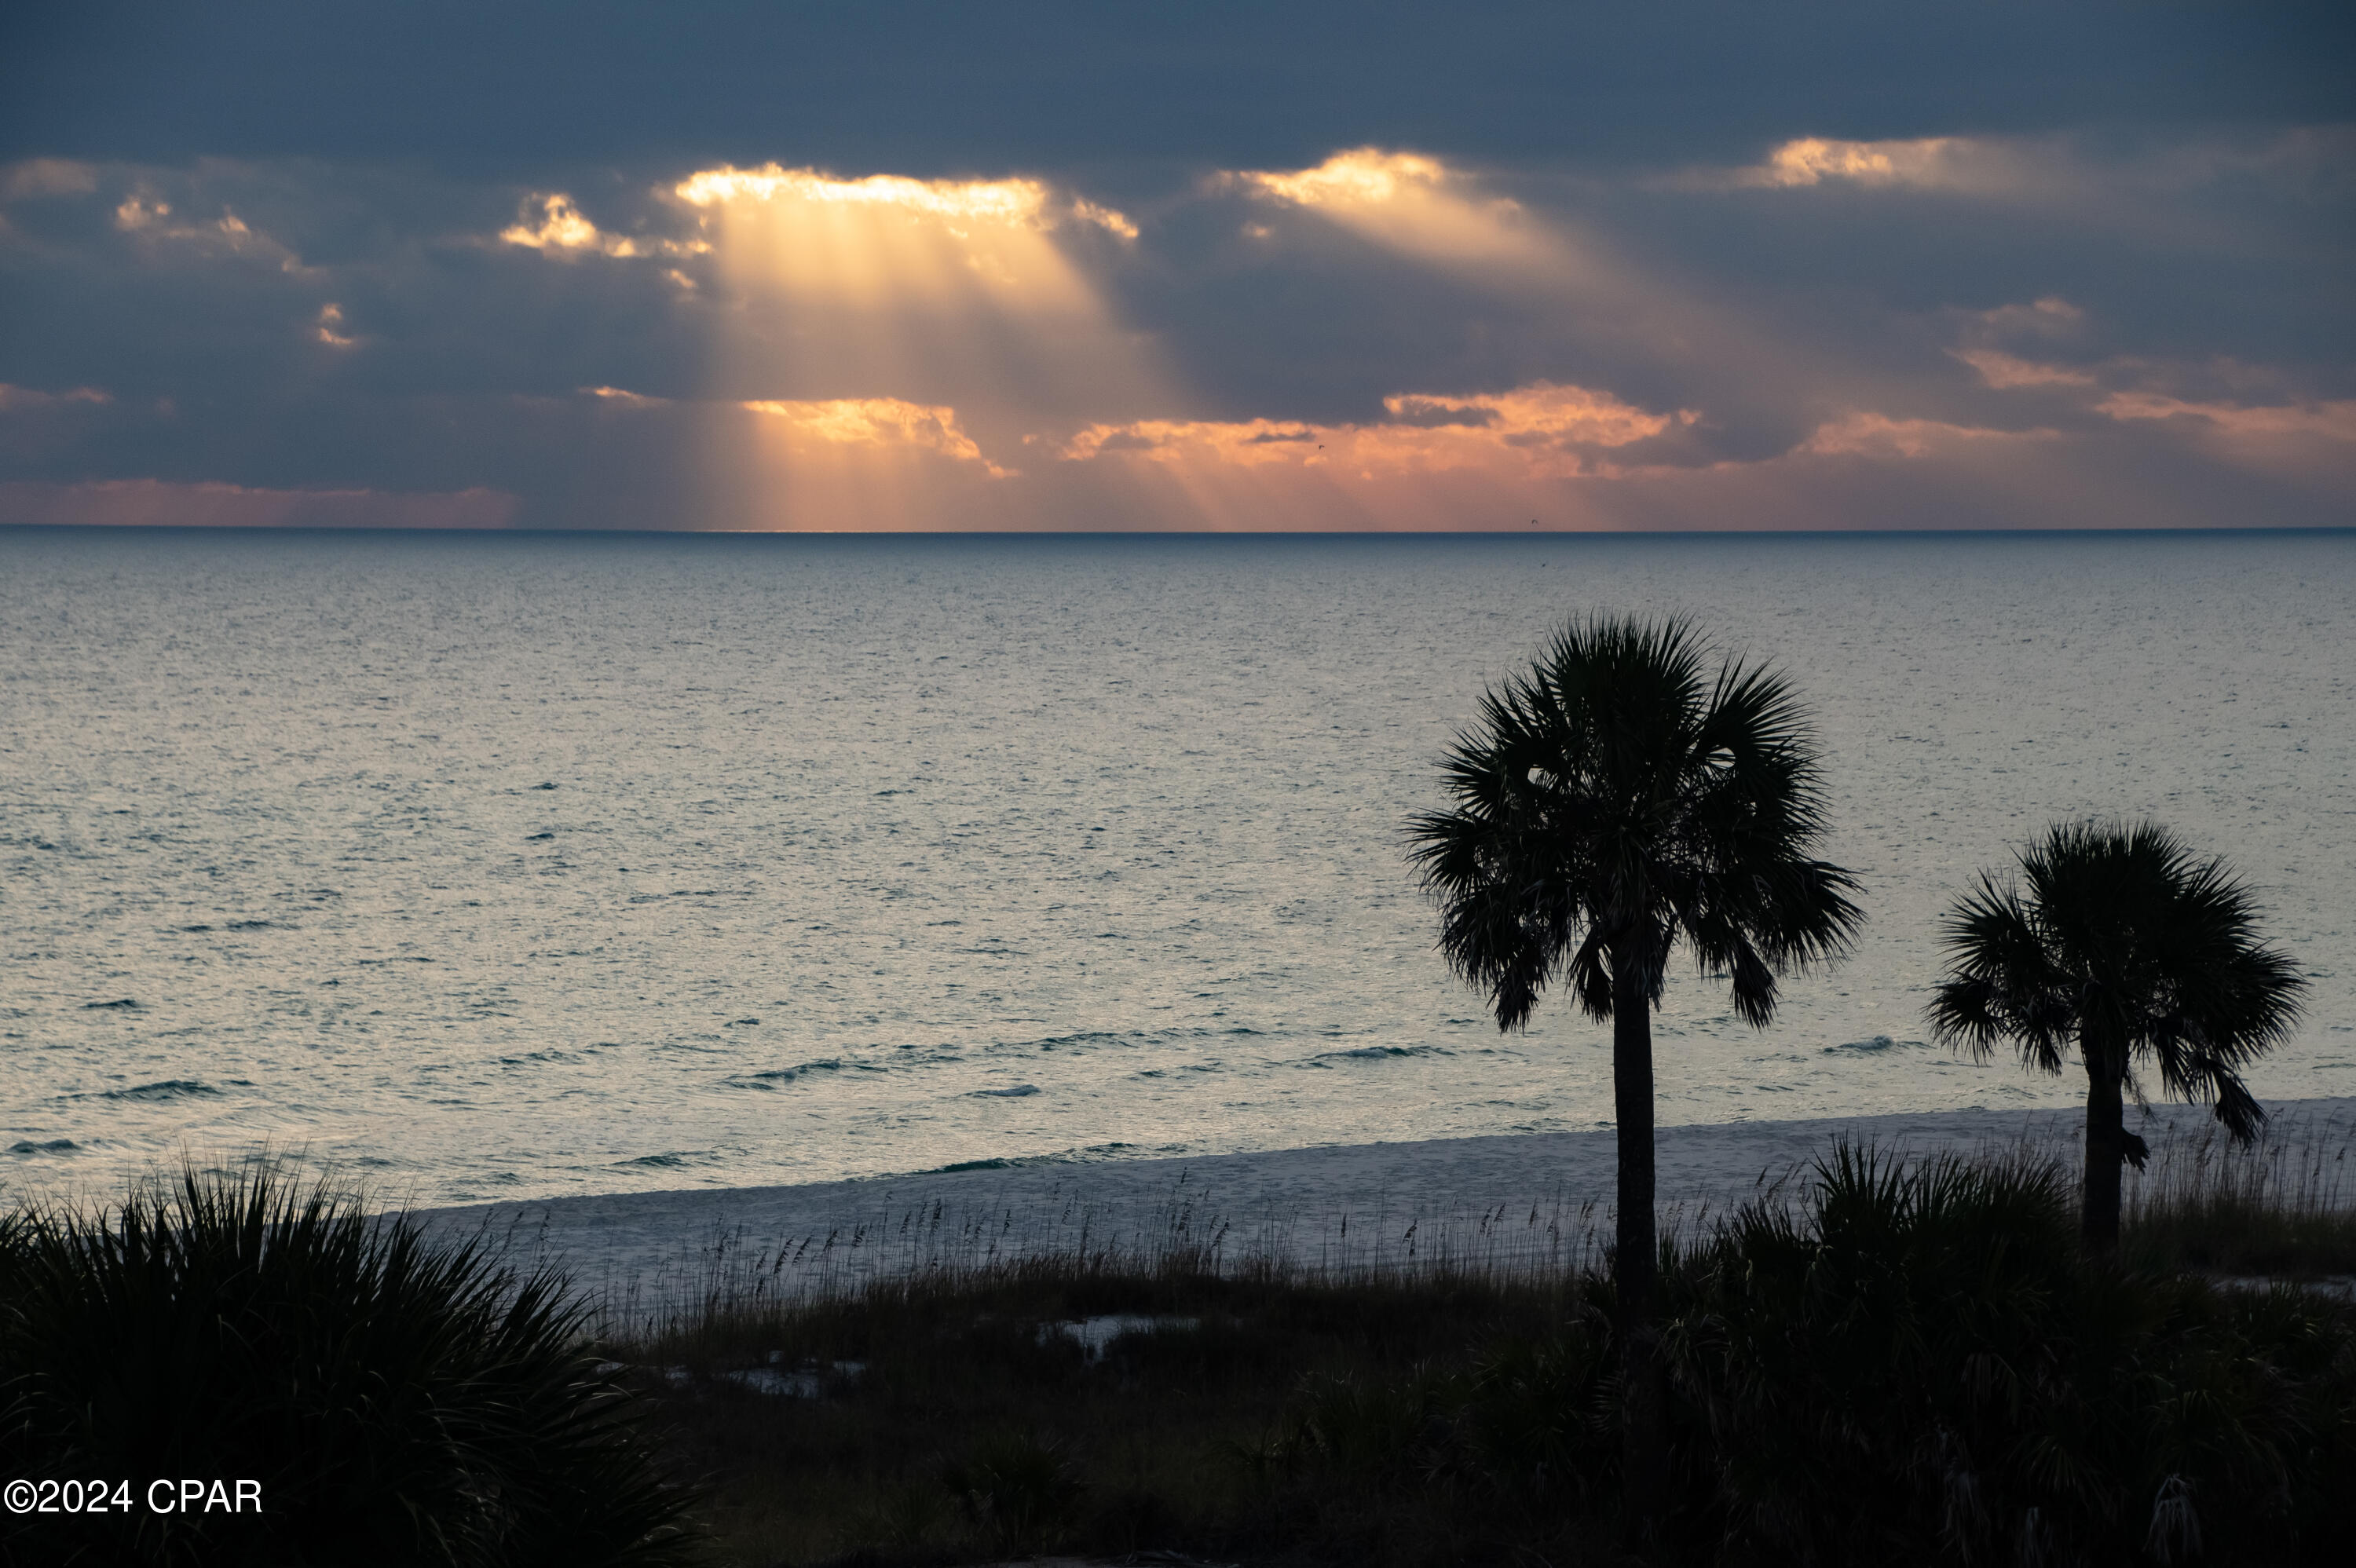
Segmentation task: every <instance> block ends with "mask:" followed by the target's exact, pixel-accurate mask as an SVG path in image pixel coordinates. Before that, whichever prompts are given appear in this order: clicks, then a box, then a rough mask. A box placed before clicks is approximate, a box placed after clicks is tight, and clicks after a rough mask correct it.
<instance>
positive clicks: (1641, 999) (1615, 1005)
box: [1612, 953, 1669, 1535]
mask: <svg viewBox="0 0 2356 1568" xmlns="http://www.w3.org/2000/svg"><path fill="white" fill-rule="evenodd" d="M1641 970H1642V965H1640V964H1639V963H1637V962H1635V961H1633V958H1631V959H1626V960H1623V959H1622V955H1619V954H1617V953H1615V954H1614V955H1612V1109H1613V1112H1614V1115H1615V1117H1616V1119H1617V1121H1618V1124H1619V1132H1620V1139H1619V1141H1620V1211H1619V1237H1618V1240H1619V1250H1618V1253H1617V1254H1616V1256H1615V1259H1614V1264H1613V1274H1614V1276H1615V1280H1616V1282H1617V1284H1618V1286H1619V1296H1620V1349H1621V1356H1622V1372H1623V1374H1624V1376H1625V1380H1626V1388H1627V1396H1626V1405H1625V1407H1624V1408H1625V1415H1626V1421H1627V1426H1626V1431H1625V1433H1624V1438H1625V1444H1626V1446H1625V1451H1624V1455H1623V1458H1624V1460H1625V1464H1626V1473H1625V1483H1626V1505H1627V1512H1628V1521H1629V1523H1630V1525H1631V1526H1632V1527H1633V1528H1634V1530H1635V1531H1637V1532H1638V1533H1639V1534H1640V1535H1649V1534H1651V1533H1653V1532H1654V1531H1655V1528H1656V1526H1657V1525H1658V1523H1659V1521H1660V1520H1662V1518H1663V1517H1664V1516H1665V1513H1666V1511H1667V1505H1668V1489H1669V1434H1668V1419H1667V1417H1668V1412H1667V1410H1666V1408H1665V1406H1666V1403H1667V1398H1666V1395H1667V1390H1666V1388H1665V1379H1664V1378H1663V1375H1662V1368H1661V1362H1660V1354H1659V1347H1660V1325H1659V1315H1660V1307H1659V1304H1658V1302H1657V1301H1656V1300H1655V1296H1656V1288H1655V1287H1656V1284H1657V1282H1656V1280H1655V1275H1656V1273H1657V1272H1658V1264H1659V1258H1660V1243H1659V1240H1658V1238H1657V1236H1656V1235H1655V1230H1654V1217H1653V1006H1652V998H1651V997H1649V996H1648V995H1646V993H1645V988H1644V981H1643V979H1642V977H1641Z"/></svg>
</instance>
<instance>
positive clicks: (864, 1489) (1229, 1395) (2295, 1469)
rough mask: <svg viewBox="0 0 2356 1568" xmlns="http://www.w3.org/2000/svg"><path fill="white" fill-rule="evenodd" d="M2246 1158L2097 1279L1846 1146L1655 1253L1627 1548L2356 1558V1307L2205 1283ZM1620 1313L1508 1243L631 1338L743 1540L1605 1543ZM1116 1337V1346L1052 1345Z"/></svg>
mask: <svg viewBox="0 0 2356 1568" xmlns="http://www.w3.org/2000/svg"><path fill="white" fill-rule="evenodd" d="M2226 1164H2231V1162H2230V1161H2227V1162H2226ZM2223 1170H2224V1166H2223V1165H2221V1164H2220V1163H2219V1161H2218V1160H2215V1159H2212V1160H2211V1161H2210V1162H2209V1164H2207V1165H2206V1166H2202V1165H2200V1164H2198V1163H2190V1162H2189V1163H2188V1165H2187V1167H2186V1168H2185V1169H2184V1170H2183V1171H2181V1172H2179V1173H2178V1174H2177V1175H2176V1176H2175V1177H2173V1178H2172V1179H2173V1181H2174V1182H2175V1185H2174V1186H2172V1187H2166V1188H2162V1187H2159V1186H2158V1185H2154V1186H2151V1187H2149V1188H2147V1190H2146V1193H2145V1201H2144V1204H2143V1206H2142V1207H2141V1208H2140V1209H2139V1210H2138V1211H2135V1212H2133V1213H2131V1215H2130V1224H2131V1228H2130V1232H2129V1236H2130V1243H2131V1250H2133V1249H2136V1248H2139V1249H2140V1251H2138V1252H2136V1253H2135V1255H2133V1256H2130V1257H2129V1258H2128V1259H2127V1260H2126V1262H2125V1263H2124V1264H2122V1265H2121V1266H2118V1267H2096V1266H2092V1265H2089V1264H2085V1263H2083V1261H2082V1260H2081V1258H2080V1255H2079V1253H2078V1249H2077V1243H2076V1221H2075V1212H2074V1201H2075V1194H2074V1189H2073V1184H2072V1180H2071V1179H2070V1175H2069V1173H2068V1171H2067V1170H2066V1168H2063V1167H2061V1166H2059V1165H2057V1164H2053V1163H2051V1162H2047V1161H2042V1160H2040V1159H2036V1158H2032V1157H2019V1156H2016V1157H2012V1158H2009V1159H1988V1160H1982V1161H1979V1162H1976V1163H1975V1162H1967V1161H1961V1160H1956V1159H1954V1158H1934V1159H1931V1160H1926V1161H1921V1162H1916V1163H1912V1164H1901V1163H1899V1162H1897V1161H1893V1160H1890V1159H1888V1158H1886V1157H1878V1156H1876V1155H1874V1154H1872V1153H1871V1152H1870V1151H1860V1150H1855V1149H1840V1148H1837V1149H1835V1150H1834V1151H1833V1152H1832V1153H1831V1154H1829V1155H1828V1156H1827V1157H1826V1160H1825V1161H1824V1162H1823V1163H1822V1164H1821V1165H1820V1166H1819V1167H1818V1168H1816V1169H1815V1171H1813V1172H1811V1173H1809V1174H1808V1176H1807V1178H1806V1179H1805V1180H1804V1181H1803V1182H1801V1183H1799V1184H1798V1185H1797V1186H1795V1187H1794V1188H1793V1189H1788V1190H1777V1189H1768V1190H1766V1191H1764V1192H1763V1193H1762V1196H1761V1197H1760V1199H1759V1200H1755V1201H1754V1202H1752V1203H1751V1204H1749V1205H1747V1206H1745V1207H1743V1208H1742V1209H1740V1210H1738V1211H1733V1212H1731V1213H1730V1214H1727V1215H1725V1216H1723V1217H1721V1218H1720V1219H1719V1220H1718V1221H1713V1222H1710V1223H1708V1224H1706V1225H1700V1226H1696V1227H1692V1228H1690V1229H1689V1230H1688V1232H1687V1235H1686V1236H1684V1237H1683V1238H1672V1239H1671V1240H1670V1242H1669V1243H1667V1244H1666V1245H1665V1247H1664V1256H1663V1265H1664V1266H1663V1277H1664V1281H1665V1291H1666V1296H1667V1300H1668V1304H1669V1307H1670V1314H1671V1317H1670V1338H1669V1341H1668V1343H1669V1357H1670V1361H1671V1381H1672V1386H1673V1388H1674V1390H1675V1410H1674V1415H1675V1425H1676V1474H1677V1477H1678V1483H1679V1496H1680V1498H1681V1499H1683V1504H1682V1506H1681V1508H1680V1510H1679V1515H1678V1520H1677V1524H1676V1533H1675V1535H1674V1538H1673V1539H1670V1540H1666V1541H1657V1542H1655V1543H1654V1545H1653V1546H1652V1547H1651V1548H1649V1549H1648V1550H1647V1551H1646V1552H1645V1553H1644V1558H1643V1560H1649V1561H1657V1562H1675V1563H1687V1562H1691V1563H1778V1562H1793V1563H1797V1562H1815V1563H1888V1562H1898V1561H1923V1562H1946V1561H1952V1562H1958V1563H1962V1562H2016V1561H2046V1562H2053V1563H2062V1562H2086V1563H2110V1562H2117V1563H2132V1562H2162V1561H2165V1562H2188V1561H2201V1562H2219V1563H2232V1562H2265V1563H2297V1562H2303V1561H2316V1562H2324V1561H2336V1557H2335V1556H2334V1553H2335V1552H2337V1551H2338V1550H2339V1545H2340V1542H2341V1541H2344V1539H2345V1534H2346V1531H2348V1530H2349V1529H2350V1528H2351V1526H2356V1502H2352V1501H2351V1499H2356V1312H2351V1308H2350V1307H2347V1306H2346V1305H2345V1304H2343V1303H2341V1302H2340V1301H2339V1300H2337V1299H2335V1298H2334V1297H2332V1296H2329V1295H2325V1294H2320V1293H2316V1292H2311V1291H2305V1290H2300V1289H2296V1288H2290V1287H2275V1288H2267V1289H2246V1288H2232V1287H2221V1286H2220V1285H2216V1284H2214V1283H2212V1282H2211V1281H2210V1280H2208V1279H2207V1278H2205V1277H2203V1276H2202V1270H2203V1269H2205V1268H2206V1267H2207V1266H2208V1265H2206V1264H2203V1263H2202V1262H2201V1260H2200V1258H2199V1257H2197V1256H2194V1255H2192V1253H2189V1252H2188V1251H2187V1250H2186V1248H2185V1246H2184V1245H2183V1244H2181V1243H2182V1242H2183V1239H2184V1238H2186V1237H2188V1236H2192V1235H2195V1234H2196V1229H2195V1227H2194V1226H2193V1224H2192V1222H2191V1221H2188V1220H2186V1219H2185V1218H2184V1216H2185V1215H2186V1214H2187V1213H2189V1212H2194V1211H2195V1202H2196V1200H2198V1201H2199V1202H2203V1203H2206V1204H2208V1205H2209V1207H2208V1208H2207V1209H2201V1210H2199V1211H2198V1212H2199V1213H2201V1214H2206V1213H2210V1212H2211V1211H2217V1210H2218V1205H2219V1203H2220V1201H2221V1200H2222V1195H2223V1193H2224V1192H2225V1190H2226V1184H2227V1183H2228V1181H2229V1180H2230V1181H2231V1182H2234V1183H2240V1184H2241V1185H2240V1186H2237V1187H2233V1188H2232V1189H2231V1190H2232V1191H2234V1192H2240V1193H2242V1194H2243V1195H2244V1197H2245V1198H2248V1199H2249V1200H2252V1201H2256V1202H2259V1203H2261V1204H2264V1203H2269V1202H2271V1203H2276V1204H2279V1203H2280V1202H2281V1200H2283V1198H2284V1196H2285V1191H2286V1189H2284V1188H2283V1187H2282V1186H2280V1185H2279V1184H2277V1185H2272V1186H2267V1187H2265V1188H2262V1189H2258V1190H2257V1191H2256V1192H2254V1194H2253V1193H2251V1192H2249V1191H2248V1190H2247V1189H2248V1187H2249V1184H2250V1182H2251V1180H2252V1179H2253V1178H2251V1177H2250V1175H2249V1171H2250V1167H2248V1166H2247V1165H2246V1164H2244V1165H2243V1166H2237V1167H2234V1168H2233V1171H2232V1172H2231V1173H2229V1174H2221V1171H2223ZM2161 1174H2163V1175H2165V1174H2166V1173H2161ZM2270 1180H2273V1178H2270ZM2290 1190H2291V1191H2292V1193H2293V1195H2296V1193H2297V1191H2300V1190H2305V1191H2307V1192H2308V1194H2309V1197H2310V1199H2311V1200H2312V1201H2311V1202H2309V1203H2308V1205H2307V1208H2306V1209H2305V1210H2302V1211H2299V1212H2297V1213H2294V1214H2292V1215H2290V1216H2288V1217H2287V1218H2286V1220H2285V1221H2284V1223H2285V1225H2286V1227H2287V1229H2286V1232H2285V1233H2286V1234H2287V1235H2289V1236H2291V1237H2292V1238H2293V1244H2292V1245H2291V1246H2290V1248H2289V1250H2288V1251H2287V1252H2279V1251H2278V1252H2276V1253H2265V1254H2264V1255H2265V1257H2266V1258H2267V1259H2268V1260H2269V1263H2268V1267H2269V1271H2270V1272H2274V1273H2277V1274H2285V1275H2288V1274H2308V1275H2319V1274H2329V1273H2330V1272H2332V1269H2331V1268H2330V1267H2329V1266H2328V1265H2329V1264H2330V1263H2331V1260H2332V1259H2334V1258H2336V1257H2337V1256H2338V1254H2337V1253H2334V1252H2332V1251H2330V1250H2329V1247H2328V1246H2327V1247H2325V1248H2324V1249H2323V1250H2321V1251H2315V1250H2312V1249H2310V1250H2308V1251H2304V1252H2302V1251H2301V1250H2300V1247H2301V1246H2304V1245H2305V1244H2306V1243H2304V1242H2303V1241H2301V1240H2300V1238H2308V1237H2312V1236H2318V1235H2320V1236H2324V1237H2326V1238H2327V1240H2328V1239H2329V1237H2330V1236H2332V1235H2334V1234H2336V1233H2337V1232H2333V1231H2332V1230H2331V1225H2332V1223H2334V1220H2333V1214H2334V1211H2331V1210H2330V1209H2329V1203H2328V1200H2329V1197H2330V1193H2329V1190H2328V1189H2327V1188H2326V1187H2325V1186H2323V1185H2319V1184H2318V1183H2315V1182H2310V1183H2309V1184H2308V1187H2307V1188H2306V1189H2298V1188H2297V1187H2296V1184H2294V1185H2293V1188H2292V1189H2290ZM2204 1222H2205V1221H2204ZM2146 1224H2148V1225H2150V1226H2152V1227H2153V1229H2152V1230H2151V1231H2150V1232H2138V1230H2137V1229H2136V1228H2135V1227H2136V1226H2140V1225H2146ZM1196 1233H1197V1234H1202V1233H1205V1232H1196ZM1209 1233H1216V1232H1215V1228H1214V1230H1213V1231H1212V1232H1209ZM1163 1242H1164V1243H1167V1242H1168V1238H1167V1237H1165V1238H1163ZM2334 1244H2336V1243H2334ZM2196 1250H2197V1249H2196ZM2253 1255H2255V1254H2253ZM2276 1265H2280V1266H2276ZM750 1272H752V1273H754V1274H757V1273H758V1271H750ZM764 1277H772V1278H773V1277H775V1276H764ZM1611 1307H1612V1302H1611V1292H1610V1287H1609V1285H1608V1281H1607V1279H1606V1277H1605V1276H1604V1275H1602V1274H1601V1273H1600V1272H1599V1271H1597V1270H1596V1269H1594V1268H1574V1267H1566V1266H1561V1265H1560V1264H1532V1263H1530V1262H1529V1261H1528V1260H1527V1259H1526V1258H1522V1259H1519V1260H1517V1259H1516V1258H1515V1257H1514V1256H1512V1255H1507V1256H1504V1257H1495V1256H1493V1257H1490V1258H1488V1259H1486V1260H1485V1261H1484V1260H1483V1259H1481V1258H1478V1257H1468V1256H1466V1255H1464V1254H1463V1253H1457V1254H1456V1255H1453V1256H1437V1257H1434V1256H1426V1257H1424V1258H1420V1259H1417V1260H1412V1261H1410V1260H1407V1259H1404V1258H1399V1257H1394V1258H1393V1259H1392V1260H1391V1261H1389V1262H1387V1263H1386V1264H1381V1265H1379V1266H1372V1267H1357V1268H1319V1267H1313V1266H1308V1265H1304V1264H1300V1263H1298V1262H1290V1263H1288V1262H1286V1261H1284V1260H1283V1259H1282V1258H1281V1257H1280V1256H1278V1255H1274V1254H1269V1253H1248V1254H1246V1255H1243V1256H1240V1257H1238V1256H1233V1255H1227V1254H1225V1253H1219V1252H1217V1251H1215V1250H1214V1249H1209V1248H1205V1247H1203V1246H1199V1245H1195V1246H1189V1245H1175V1244H1156V1245H1141V1246H1138V1247H1135V1248H1133V1249H1129V1250H1123V1249H1115V1248H1111V1247H1101V1246H1100V1247H1098V1248H1096V1249H1094V1250H1092V1251H1090V1252H1087V1253H1079V1252H1076V1251H1072V1250H1068V1249H1067V1250H1065V1251H1062V1252H1056V1253H1032V1254H1027V1255H1017V1254H1001V1255H999V1256H996V1257H993V1258H969V1259H967V1260H966V1261H964V1262H963V1263H958V1262H957V1261H956V1260H953V1259H945V1260H943V1261H942V1262H941V1264H940V1266H937V1267H934V1268H931V1269H927V1270H920V1271H918V1272H916V1273H913V1274H903V1275H860V1276H857V1277H854V1278H850V1279H844V1280H840V1281H838V1282H836V1283H835V1284H833V1285H825V1286H818V1287H806V1288H803V1289H800V1290H798V1291H797V1292H794V1293H791V1294H779V1293H776V1292H774V1291H768V1292H751V1293H744V1292H732V1291H731V1290H729V1289H727V1288H724V1287H722V1286H720V1285H718V1284H717V1283H716V1282H715V1283H714V1284H713V1285H712V1288H708V1289H707V1290H706V1291H705V1292H704V1293H702V1294H701V1296H696V1297H693V1298H688V1299H682V1300H681V1301H680V1302H679V1303H677V1304H675V1308H674V1310H672V1311H670V1312H669V1313H668V1314H666V1315H659V1316H645V1317H641V1318H640V1319H639V1320H638V1323H637V1328H636V1329H635V1331H634V1332H632V1333H630V1334H628V1335H626V1336H624V1338H625V1339H627V1341H628V1342H627V1343H626V1345H625V1346H623V1347H622V1348H619V1349H616V1350H615V1352H614V1353H615V1354H616V1356H617V1357H619V1358H624V1359H627V1360H631V1361H633V1362H634V1363H635V1364H636V1365H637V1369H638V1370H637V1371H636V1372H635V1373H634V1374H633V1375H635V1376H636V1377H637V1378H638V1379H639V1380H640V1383H641V1386H643V1387H644V1388H645V1390H646V1391H647V1392H648V1395H649V1396H650V1397H651V1398H653V1399H655V1400H656V1401H658V1402H659V1403H663V1404H664V1405H665V1406H666V1407H667V1408H668V1409H669V1411H670V1412H671V1413H673V1415H674V1418H675V1419H674V1421H673V1423H672V1425H673V1427H674V1429H675V1431H676V1432H677V1433H678V1434H679V1436H678V1438H677V1442H678V1443H679V1445H680V1447H679V1450H678V1453H677V1458H678V1460H679V1462H680V1463H682V1464H684V1465H686V1466H689V1467H693V1468H695V1469H697V1470H699V1471H701V1472H702V1473H704V1474H705V1475H706V1476H707V1477H708V1478H709V1481H710V1486H711V1493H710V1495H711V1498H712V1503H711V1509H712V1511H711V1513H710V1516H709V1518H710V1522H711V1525H712V1531H713V1535H714V1543H713V1549H714V1552H715V1554H716V1555H717V1557H718V1559H719V1560H720V1561H723V1562H728V1563H744V1564H756V1563H757V1564H763V1565H767V1564H781V1563H827V1562H833V1563H846V1564H848V1563H868V1564H879V1565H881V1564H892V1563H907V1564H919V1563H958V1562H980V1561H986V1560H990V1559H992V1558H995V1557H1004V1556H1008V1555H1012V1554H1014V1553H1018V1552H1042V1551H1071V1552H1080V1551H1085V1552H1097V1553H1101V1554H1107V1555H1117V1554H1120V1553H1125V1552H1149V1551H1162V1552H1183V1553H1186V1554H1189V1555H1192V1556H1194V1557H1198V1558H1203V1559H1209V1560H1217V1561H1226V1562H1240V1561H1249V1562H1285V1563H1385V1564H1400V1565H1407V1564H1423V1563H1433V1564H1437V1563H1483V1562H1494V1563H1541V1562H1542V1563H1555V1564H1566V1563H1606V1562H1622V1561H1628V1560H1630V1559H1629V1557H1628V1556H1627V1555H1626V1549H1627V1545H1628V1543H1627V1542H1626V1541H1624V1540H1623V1539H1622V1532H1621V1529H1620V1520H1619V1519H1618V1517H1617V1513H1616V1509H1617V1498H1618V1478H1617V1469H1616V1467H1617V1464H1618V1455H1619V1451H1620V1450H1619V1444H1618V1439H1617V1431H1618V1425H1617V1424H1618V1420H1619V1415H1618V1398H1619V1395H1618V1381H1617V1372H1616V1371H1615V1367H1616V1362H1615V1360H1614V1357H1615V1354H1616V1351H1615V1348H1614V1347H1615V1341H1614V1339H1613V1328H1612V1310H1611ZM1092 1319H1093V1320H1096V1328H1097V1330H1098V1334H1099V1335H1101V1336H1110V1337H1109V1338H1108V1340H1107V1342H1105V1343H1104V1344H1103V1346H1102V1349H1101V1351H1100V1353H1098V1354H1093V1355H1092V1354H1091V1353H1090V1350H1089V1348H1088V1347H1087V1345H1085V1344H1084V1343H1082V1342H1081V1340H1080V1339H1079V1338H1077V1337H1076V1333H1075V1331H1074V1329H1073V1328H1058V1327H1057V1326H1058V1325H1066V1326H1070V1325H1077V1324H1082V1323H1087V1322H1088V1320H1092ZM1122 1330H1126V1331H1125V1332H1124V1331H1122ZM780 1380H783V1381H780ZM787 1387H790V1388H791V1389H792V1390H794V1391H795V1392H790V1393H781V1392H765V1389H778V1388H787Z"/></svg>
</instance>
